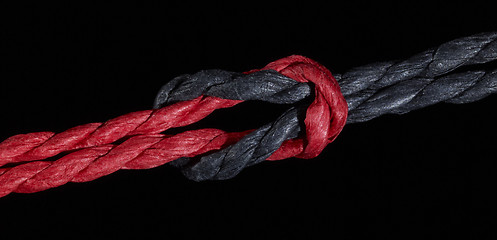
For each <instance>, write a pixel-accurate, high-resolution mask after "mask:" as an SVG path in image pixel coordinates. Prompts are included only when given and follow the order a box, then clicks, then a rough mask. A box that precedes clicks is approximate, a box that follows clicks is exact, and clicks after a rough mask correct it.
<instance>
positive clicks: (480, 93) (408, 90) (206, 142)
mask: <svg viewBox="0 0 497 240" xmlns="http://www.w3.org/2000/svg"><path fill="white" fill-rule="evenodd" d="M496 39H497V33H482V34H478V35H474V36H470V37H465V38H461V39H456V40H453V41H451V42H448V43H445V44H442V45H441V46H439V47H437V48H435V49H431V50H428V51H425V52H422V53H420V54H417V55H415V56H413V57H411V58H409V59H407V60H402V61H390V62H382V63H375V64H370V65H366V66H363V67H358V68H354V69H352V70H351V71H349V72H347V73H345V74H342V75H336V79H338V83H339V84H340V87H339V86H338V83H337V81H336V80H335V78H334V77H333V76H332V75H331V73H330V72H329V71H328V70H327V69H326V68H325V67H323V66H322V65H320V64H318V63H317V62H315V61H313V60H311V59H308V58H305V57H302V56H296V55H294V56H290V57H286V58H283V59H280V60H277V61H275V62H272V63H270V64H268V65H267V66H266V67H264V68H262V69H256V70H252V71H249V72H246V73H235V72H229V71H224V70H217V69H215V70H204V71H200V72H198V73H195V74H191V75H182V76H179V77H177V78H175V79H173V80H171V81H170V82H168V83H167V84H166V85H164V86H163V87H162V88H161V90H160V91H159V94H158V95H157V97H156V100H155V103H154V108H155V109H153V110H146V111H139V112H134V113H129V114H126V115H123V116H120V117H117V118H114V119H111V120H109V121H107V122H105V123H90V124H85V125H81V126H77V127H74V128H71V129H69V130H67V131H65V132H62V133H58V134H55V133H53V132H38V133H28V134H20V135H16V136H13V137H10V138H8V139H6V140H5V141H3V142H1V143H0V197H1V196H5V195H7V194H9V193H10V192H19V193H27V192H37V191H42V190H45V189H48V188H52V187H56V186H60V185H62V184H65V183H67V182H85V181H91V180H94V179H96V178H99V177H102V176H105V175H107V174H110V173H112V172H115V171H117V170H119V169H146V168H152V167H156V166H159V165H162V164H165V163H168V162H171V164H172V165H174V166H176V167H178V168H180V169H181V170H182V172H183V173H184V175H185V176H186V177H187V178H189V179H192V180H195V181H202V180H220V179H228V178H232V177H234V176H236V175H237V174H238V173H239V172H240V171H241V170H242V169H244V168H245V167H248V166H252V165H254V164H257V163H260V162H262V161H264V160H280V159H285V158H289V157H298V158H313V157H315V156H317V155H319V153H320V152H321V151H322V150H323V149H324V148H325V147H326V145H327V144H329V143H330V142H332V141H333V140H334V139H335V138H336V137H337V135H338V134H339V133H340V131H341V130H342V128H343V126H344V125H345V122H347V123H356V122H363V121H367V120H370V119H373V118H375V117H378V116H381V115H383V114H389V113H394V114H402V113H406V112H409V111H412V110H415V109H419V108H422V107H425V106H429V105H432V104H435V103H438V102H449V103H466V102H471V101H476V100H479V99H481V98H483V97H485V96H487V95H489V94H492V93H495V92H496V91H497V74H496V73H497V70H496V69H491V68H492V66H491V65H489V64H491V63H492V61H494V60H495V59H497V41H496ZM489 66H490V67H489ZM340 88H341V89H340ZM340 90H341V91H340ZM342 94H343V95H342ZM310 97H314V100H313V102H312V103H311V104H310V105H309V106H305V105H304V103H305V101H303V100H305V99H309V98H310ZM248 100H261V101H265V102H271V103H277V104H291V107H289V109H288V110H287V111H286V112H285V113H283V114H282V115H281V116H280V117H279V118H278V119H276V120H275V121H273V122H271V123H268V124H266V125H264V126H262V127H260V128H259V129H256V130H247V131H244V132H239V133H228V132H225V131H222V130H218V129H198V130H192V131H186V132H183V133H180V134H177V135H174V136H171V135H166V134H161V133H162V132H164V131H165V130H167V129H170V128H175V127H181V126H187V125H190V124H192V123H194V122H197V121H199V120H201V119H203V118H205V117H206V116H207V115H209V114H210V113H212V112H213V111H214V110H216V109H220V108H228V107H231V106H234V105H236V104H238V103H240V102H243V101H248ZM347 106H348V109H349V112H348V114H347ZM306 107H307V108H306ZM347 116H348V117H347ZM47 158H51V159H47ZM43 159H45V160H43ZM40 160H43V161H40ZM173 160H174V161H173Z"/></svg>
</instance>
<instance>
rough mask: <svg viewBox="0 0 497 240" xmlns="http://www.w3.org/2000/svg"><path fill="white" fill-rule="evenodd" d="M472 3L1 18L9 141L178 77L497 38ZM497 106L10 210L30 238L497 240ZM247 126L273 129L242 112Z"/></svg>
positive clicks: (363, 127)
mask: <svg viewBox="0 0 497 240" xmlns="http://www.w3.org/2000/svg"><path fill="white" fill-rule="evenodd" d="M489 4H490V3H488V4H487V5H485V4H480V3H477V2H473V1H468V2H466V3H459V2H450V3H449V2H446V3H443V4H441V3H440V4H438V3H433V2H432V3H421V2H412V3H396V4H390V3H388V4H387V3H384V4H380V3H378V2H376V1H374V3H347V4H344V3H327V4H323V3H311V2H308V1H303V2H298V3H291V2H286V3H280V4H268V3H238V2H235V1H234V3H226V2H224V3H199V2H198V1H197V2H193V3H184V4H175V3H170V2H166V1H163V3H161V4H159V3H154V4H130V5H128V4H123V3H117V4H114V5H102V4H100V3H95V4H90V3H85V4H81V5H72V6H66V4H62V5H53V6H47V5H44V4H43V3H41V4H35V5H24V6H3V7H2V8H1V9H2V12H4V14H2V25H3V26H2V28H1V30H0V31H1V33H2V34H1V35H2V37H1V45H0V46H1V52H0V58H1V59H2V60H3V61H2V62H3V63H2V65H1V69H2V70H1V71H0V104H1V111H2V113H1V120H2V125H1V128H0V139H5V138H7V137H9V136H11V135H14V134H19V133H26V132H33V131H56V132H60V131H63V130H65V129H67V128H70V127H72V126H76V125H78V124H83V123H88V122H102V121H105V120H107V119H110V118H113V117H116V116H119V115H122V114H124V113H128V112H131V111H138V110H143V109H149V108H150V107H151V105H152V102H153V99H154V96H155V94H156V92H157V90H158V89H159V88H160V87H161V85H163V84H164V83H166V82H167V81H168V80H170V79H172V78H173V77H175V76H178V75H180V74H183V73H193V72H196V71H198V70H201V69H209V68H221V69H226V70H232V71H246V70H249V69H253V68H260V67H262V66H264V65H265V64H266V63H268V62H270V61H273V60H276V59H278V58H281V57H284V56H287V55H290V54H301V55H305V56H308V57H310V58H313V59H315V60H317V61H319V62H320V63H322V64H324V65H325V66H327V67H328V68H329V69H330V70H331V71H332V72H336V73H342V72H345V71H346V70H348V69H350V68H352V67H354V66H360V65H363V64H366V63H371V62H375V61H384V60H392V59H399V58H406V57H409V56H411V55H413V54H415V53H418V52H420V51H423V50H425V49H427V48H430V47H434V46H437V45H439V44H441V43H443V42H446V41H449V40H451V39H454V38H458V37H463V36H466V35H470V34H475V33H479V32H483V31H495V30H497V25H496V17H494V15H495V13H494V11H493V10H492V7H491V6H490V5H489ZM496 106H497V96H491V97H488V98H486V99H484V100H481V101H478V102H476V103H471V104H466V105H451V104H437V105H435V106H431V107H428V108H425V109H422V110H418V111H414V112H412V113H409V114H405V115H401V116H397V115H388V116H383V117H380V118H378V119H375V120H372V121H369V122H366V123H360V124H353V125H347V126H346V127H345V129H344V130H343V132H342V134H341V135H340V136H339V137H338V139H337V140H336V141H335V142H334V143H332V144H330V145H329V146H328V147H327V148H326V149H325V151H324V152H323V153H322V154H321V155H320V156H319V157H317V158H315V159H312V160H301V159H288V160H284V161H279V162H270V163H269V162H268V163H262V164H259V165H257V166H254V167H251V168H249V169H246V170H244V171H243V172H242V173H241V174H240V175H239V176H237V177H236V178H234V179H232V180H227V181H218V182H203V183H196V182H192V181H189V180H187V179H186V178H184V177H183V176H182V175H181V173H180V172H179V171H178V170H177V169H174V168H173V167H170V166H162V167H158V168H155V169H150V170H140V171H132V170H122V171H118V172H116V173H114V174H111V175H109V176H106V177H102V178H100V179H98V180H95V181H92V182H89V183H81V184H75V183H69V184H66V185H64V186H61V187H58V188H55V189H51V190H47V191H44V192H40V193H35V194H10V195H8V196H7V197H4V198H1V199H0V209H1V211H0V221H1V223H2V224H0V234H1V235H4V234H12V235H13V236H17V237H19V238H24V237H25V236H26V235H29V234H34V235H35V236H36V237H39V238H42V239H43V238H48V237H50V238H52V237H56V236H62V237H67V238H75V237H83V238H86V239H93V238H100V237H106V238H109V237H110V238H112V239H115V238H121V237H130V236H133V237H139V236H141V237H155V238H158V237H160V238H174V237H192V238H193V237H195V238H198V237H202V238H220V237H223V238H224V237H229V238H234V239H237V238H257V239H259V238H272V239H286V238H289V237H293V236H298V237H300V238H310V237H316V238H326V239H354V238H356V237H359V236H362V237H367V238H374V237H378V238H381V239H384V238H390V237H392V238H393V239H408V238H419V239H453V238H455V237H456V236H459V237H460V236H463V237H465V238H466V239H468V238H472V239H495V238H496V237H497V236H496V231H495V228H496V221H495V220H496V213H497V212H496V211H497V210H496V202H497V191H496V189H497V188H496V187H497V177H496V174H497V165H496V160H497V159H496V155H495V145H496V143H497V138H496V137H495V135H496V133H497V125H496V124H495V123H496V121H497V117H496V116H495V115H494V114H493V112H494V111H495V108H496ZM242 112H244V113H243V114H245V115H244V117H243V118H238V119H244V118H246V121H241V122H238V123H236V124H233V123H229V122H228V121H226V120H224V117H226V115H224V116H218V118H217V120H218V123H223V124H225V125H226V128H240V129H247V128H251V127H254V126H253V125H254V123H258V122H257V121H259V122H260V121H270V120H272V119H270V118H268V116H266V115H267V114H270V113H271V112H272V110H271V109H265V108H264V107H260V109H257V111H256V109H254V108H246V109H245V110H244V111H242Z"/></svg>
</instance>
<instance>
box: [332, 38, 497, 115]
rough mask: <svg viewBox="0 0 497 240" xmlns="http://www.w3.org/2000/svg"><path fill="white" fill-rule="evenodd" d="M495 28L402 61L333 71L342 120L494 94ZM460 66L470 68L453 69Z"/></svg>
mask: <svg viewBox="0 0 497 240" xmlns="http://www.w3.org/2000/svg"><path fill="white" fill-rule="evenodd" d="M496 59H497V32H491V33H481V34H477V35H473V36H469V37H464V38H459V39H456V40H453V41H450V42H447V43H444V44H442V45H440V46H439V47H437V48H434V49H431V50H427V51H424V52H422V53H419V54H416V55H414V56H412V57H410V58H408V59H406V60H402V61H391V62H380V63H373V64H369V65H365V66H361V67H357V68H354V69H352V70H350V71H348V72H346V73H344V74H342V75H337V74H335V77H336V79H337V80H338V82H339V84H340V88H341V90H342V94H343V95H344V97H345V99H346V100H347V104H348V106H349V115H348V118H347V123H356V122H364V121H368V120H371V119H373V118H376V117H378V116H381V115H383V114H387V113H395V114H403V113H407V112H409V111H412V110H416V109H419V108H423V107H426V106H429V105H432V104H435V103H439V102H449V103H468V102H473V101H477V100H480V99H482V98H484V97H486V96H488V95H489V94H492V93H495V92H497V87H496V85H497V75H496V74H497V69H495V68H494V69H490V70H488V69H485V66H484V65H485V63H489V62H491V61H494V60H496ZM463 66H473V68H474V69H472V70H468V71H463V72H458V71H457V70H458V69H461V68H462V67H463Z"/></svg>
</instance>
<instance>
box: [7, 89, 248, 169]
mask: <svg viewBox="0 0 497 240" xmlns="http://www.w3.org/2000/svg"><path fill="white" fill-rule="evenodd" d="M240 102H242V101H239V100H228V99H221V98H216V97H210V96H200V97H198V98H196V99H193V100H190V101H184V102H178V103H175V104H172V105H170V106H166V107H164V108H161V109H156V110H145V111H138V112H132V113H128V114H125V115H122V116H119V117H116V118H114V119H111V120H109V121H107V122H105V123H88V124H84V125H80V126H76V127H73V128H71V129H68V130H66V131H64V132H61V133H58V134H55V133H53V132H35V133H28V134H19V135H15V136H12V137H10V138H8V139H6V140H5V141H3V142H1V143H0V166H3V165H5V164H8V163H16V162H28V161H34V160H41V159H45V158H49V157H53V156H55V155H57V154H59V153H62V152H65V151H69V150H75V149H81V148H86V147H94V146H99V145H103V144H108V143H113V142H115V141H117V140H119V139H121V138H123V137H126V136H133V135H140V134H156V133H160V132H163V131H165V130H167V129H170V128H174V127H182V126H186V125H189V124H192V123H194V122H197V121H199V120H201V119H203V118H204V117H206V116H207V115H209V114H210V113H212V112H213V111H214V110H216V109H220V108H228V107H232V106H234V105H236V104H238V103H240Z"/></svg>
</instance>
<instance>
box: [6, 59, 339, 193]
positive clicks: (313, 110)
mask: <svg viewBox="0 0 497 240" xmlns="http://www.w3.org/2000/svg"><path fill="white" fill-rule="evenodd" d="M263 69H274V70H276V71H278V72H280V73H282V74H283V75H286V76H288V77H290V78H293V79H295V80H296V81H299V82H308V81H312V82H313V83H314V84H315V85H316V89H315V90H316V91H315V95H316V98H315V100H314V102H313V103H312V104H311V105H310V106H309V108H308V109H307V115H306V119H305V125H306V136H305V138H302V139H292V140H288V141H285V142H284V143H283V144H282V146H281V147H280V148H279V149H278V150H277V151H276V152H275V153H274V154H273V155H272V156H271V157H270V158H268V160H280V159H285V158H289V157H299V158H312V157H315V156H317V155H319V153H320V152H321V151H322V150H323V149H324V148H325V147H326V145H327V144H328V143H330V142H332V141H333V140H334V139H335V138H336V137H337V135H338V134H339V133H340V131H341V130H342V128H343V126H344V125H345V122H346V118H347V104H346V102H345V99H344V98H343V96H342V95H341V93H340V88H339V86H338V83H337V82H336V80H335V79H334V78H333V76H332V75H331V73H330V72H329V71H328V70H327V69H326V68H325V67H323V66H322V65H320V64H318V63H317V62H315V61H313V60H311V59H308V58H305V57H302V56H290V57H287V58H283V59H280V60H277V61H275V62H272V63H270V64H268V65H267V66H266V67H265V68H263ZM253 71H258V70H252V71H250V72H253ZM240 102H241V101H239V100H226V99H220V98H214V97H204V96H201V97H199V98H196V99H194V100H190V101H184V102H179V103H176V104H173V105H170V106H167V107H164V108H162V109H159V110H147V111H140V112H134V113H130V114H126V115H123V116H120V117H118V118H115V119H112V120H109V121H107V122H105V123H103V124H102V123H92V124H86V125H82V126H78V127H75V128H72V129H69V130H67V131H66V132H63V133H59V134H55V135H54V134H53V133H49V132H41V133H30V134H24V135H16V136H13V137H11V138H9V139H7V140H6V141H4V142H2V143H0V159H1V160H0V164H6V163H13V162H21V161H31V162H27V163H23V164H19V165H17V166H14V167H11V168H5V167H4V168H0V197H2V196H5V195H7V194H9V193H10V192H19V193H28V192H37V191H42V190H45V189H48V188H52V187H56V186H60V185H62V184H65V183H67V182H70V181H71V182H85V181H91V180H94V179H96V178H99V177H102V176H105V175H107V174H110V173H112V172H115V171H117V170H119V169H146V168H152V167H156V166H159V165H162V164H165V163H167V162H169V161H172V160H175V159H177V158H179V157H194V156H198V155H200V154H203V153H206V152H208V151H212V150H217V149H221V148H223V147H225V146H228V145H230V144H232V143H234V142H236V141H238V140H239V139H240V138H241V137H243V136H244V135H246V134H248V133H249V132H250V131H252V130H249V131H245V132H241V133H226V132H224V131H222V130H218V129H200V130H193V131H188V132H184V133H181V134H178V135H175V136H166V135H162V134H158V133H160V132H162V131H165V130H166V129H169V128H171V127H179V126H185V125H189V124H191V123H194V122H196V121H198V120H200V119H202V118H204V117H205V116H207V115H208V114H210V113H211V112H212V111H214V110H215V109H219V108H226V107H230V106H233V105H235V104H237V103H240ZM125 136H131V137H130V138H129V139H127V140H126V141H124V142H123V143H121V144H119V145H115V144H109V143H112V142H114V141H116V140H118V139H121V138H123V137H125ZM78 149H79V150H78ZM68 150H73V152H71V153H68V154H67V155H65V156H63V157H61V158H60V159H57V160H55V161H33V160H38V159H43V158H46V157H51V156H55V155H57V154H58V153H61V152H67V151H68Z"/></svg>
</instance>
